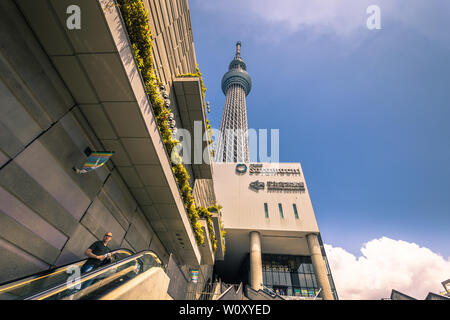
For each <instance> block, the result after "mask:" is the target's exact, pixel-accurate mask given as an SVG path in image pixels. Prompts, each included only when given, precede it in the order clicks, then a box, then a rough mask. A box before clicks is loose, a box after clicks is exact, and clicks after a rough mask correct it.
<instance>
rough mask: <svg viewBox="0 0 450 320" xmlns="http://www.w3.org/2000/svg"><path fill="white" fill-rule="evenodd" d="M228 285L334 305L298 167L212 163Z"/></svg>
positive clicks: (220, 268) (221, 271)
mask: <svg viewBox="0 0 450 320" xmlns="http://www.w3.org/2000/svg"><path fill="white" fill-rule="evenodd" d="M213 172H214V173H213V180H214V187H215V191H216V195H217V201H218V203H219V204H220V205H222V206H223V209H222V220H223V223H224V228H225V230H226V232H227V235H226V254H225V260H224V261H223V262H216V272H217V274H218V275H219V276H220V277H222V279H224V281H228V282H240V281H242V282H244V283H248V284H249V285H250V286H251V287H252V288H253V289H254V290H259V289H267V288H269V289H271V290H273V291H275V292H278V293H279V294H280V295H282V296H286V297H297V298H313V297H322V298H323V299H326V300H332V299H337V298H338V296H337V293H336V289H335V286H334V283H333V279H332V276H331V271H330V268H329V266H328V262H327V260H326V255H325V251H324V249H323V244H322V240H321V237H320V231H319V227H318V225H317V221H316V218H315V214H314V209H313V206H312V203H311V200H310V196H309V192H308V188H307V185H306V181H305V177H304V175H303V171H302V168H301V165H300V163H245V164H244V163H214V170H213Z"/></svg>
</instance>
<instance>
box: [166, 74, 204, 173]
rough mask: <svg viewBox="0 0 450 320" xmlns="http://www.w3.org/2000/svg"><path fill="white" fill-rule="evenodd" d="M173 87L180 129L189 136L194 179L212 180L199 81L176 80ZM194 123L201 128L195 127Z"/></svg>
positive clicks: (192, 79)
mask: <svg viewBox="0 0 450 320" xmlns="http://www.w3.org/2000/svg"><path fill="white" fill-rule="evenodd" d="M173 86H174V89H175V96H176V99H177V106H178V108H179V110H180V117H181V122H182V127H183V128H184V129H186V130H188V131H189V132H190V134H191V150H190V155H191V157H190V159H191V165H192V169H193V171H194V175H195V178H196V179H212V166H211V162H212V157H211V152H210V150H211V149H210V148H211V147H210V145H209V142H208V141H207V140H208V133H207V126H206V114H205V108H204V105H203V98H202V87H201V83H200V79H199V78H198V77H183V78H177V79H175V80H174V81H173ZM195 122H197V123H198V124H201V126H199V125H198V124H197V125H195ZM199 137H201V138H199ZM205 150H207V152H206V151H205Z"/></svg>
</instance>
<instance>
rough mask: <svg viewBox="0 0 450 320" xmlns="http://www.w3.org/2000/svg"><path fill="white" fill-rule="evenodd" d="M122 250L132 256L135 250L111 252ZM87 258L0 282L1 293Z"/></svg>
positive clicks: (124, 249) (125, 249) (112, 252)
mask: <svg viewBox="0 0 450 320" xmlns="http://www.w3.org/2000/svg"><path fill="white" fill-rule="evenodd" d="M120 251H125V252H127V253H129V254H130V256H131V255H133V254H134V252H133V251H132V250H130V249H127V248H120V249H116V250H113V251H111V254H114V253H118V252H120ZM87 259H88V258H85V259H81V260H78V261H73V262H71V263H67V264H64V265H62V266H57V267H54V268H52V269H48V270H43V271H39V272H36V273H33V274H31V275H27V276H23V277H20V278H17V279H13V280H9V281H5V282H3V283H0V293H1V292H3V291H6V290H8V289H11V288H12V287H17V286H20V285H22V284H23V283H24V282H25V281H26V280H27V279H30V280H29V281H28V282H33V281H36V280H39V279H42V278H44V277H48V276H50V275H52V274H55V273H59V272H62V271H64V270H65V269H67V268H68V267H69V266H71V265H74V264H78V263H82V262H83V261H86V260H87ZM58 270H59V271H58ZM56 271H57V272H56ZM16 282H17V284H16Z"/></svg>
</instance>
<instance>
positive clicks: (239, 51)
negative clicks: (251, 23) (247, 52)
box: [236, 41, 241, 58]
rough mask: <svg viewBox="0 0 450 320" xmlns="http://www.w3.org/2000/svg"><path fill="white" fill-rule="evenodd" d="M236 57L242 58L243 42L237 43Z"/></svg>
mask: <svg viewBox="0 0 450 320" xmlns="http://www.w3.org/2000/svg"><path fill="white" fill-rule="evenodd" d="M236 57H237V58H238V57H239V58H240V57H241V42H240V41H238V42H236Z"/></svg>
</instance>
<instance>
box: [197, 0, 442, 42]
mask: <svg viewBox="0 0 450 320" xmlns="http://www.w3.org/2000/svg"><path fill="white" fill-rule="evenodd" d="M197 1H198V2H199V3H201V6H200V7H201V8H202V9H203V10H207V11H209V12H220V13H221V14H224V15H227V16H228V17H229V21H230V24H236V23H238V24H239V23H240V22H241V23H242V22H243V21H244V20H245V22H246V23H248V21H250V20H251V21H253V23H255V24H257V25H260V22H263V24H264V29H261V30H264V31H265V32H267V30H266V28H267V27H268V26H272V27H274V28H275V30H278V35H279V36H280V37H282V36H283V34H284V33H292V32H297V31H302V30H307V31H308V34H311V32H312V33H319V34H320V33H332V34H336V35H339V36H351V35H354V34H355V32H357V31H363V32H364V33H363V34H365V35H368V33H367V32H369V31H368V30H367V27H366V22H367V19H368V17H369V14H368V13H367V12H366V10H367V8H368V7H369V6H370V5H377V6H379V7H380V10H381V22H382V23H381V24H382V28H383V30H384V31H386V32H389V28H390V25H389V23H390V22H392V21H394V22H399V23H401V24H403V25H405V26H406V28H407V29H410V30H414V32H420V33H422V34H424V35H425V36H429V37H433V38H437V39H439V40H442V41H444V39H449V35H448V32H447V31H448V28H449V26H450V21H449V20H448V12H449V11H450V1H441V0H427V1H423V0H244V1H241V0H227V1H210V0H197ZM239 20H240V22H239ZM271 34H272V33H271ZM369 34H370V33H369ZM258 37H260V35H258ZM442 38H444V39H442Z"/></svg>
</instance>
